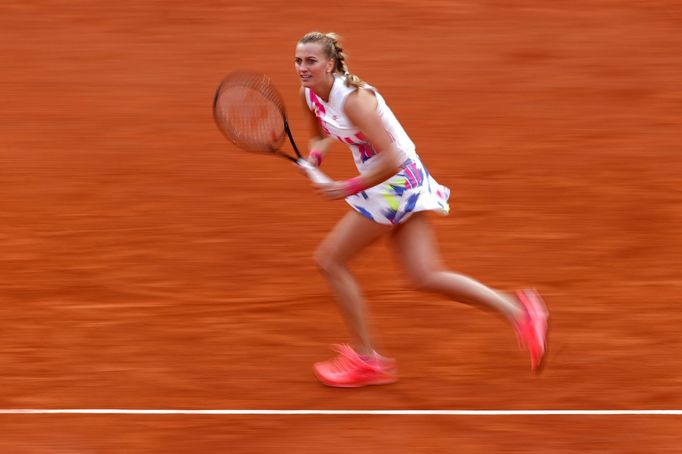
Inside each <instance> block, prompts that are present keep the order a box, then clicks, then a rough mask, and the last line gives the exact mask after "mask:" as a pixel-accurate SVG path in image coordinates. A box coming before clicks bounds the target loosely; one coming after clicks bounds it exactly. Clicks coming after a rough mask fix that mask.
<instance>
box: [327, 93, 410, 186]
mask: <svg viewBox="0 0 682 454" xmlns="http://www.w3.org/2000/svg"><path fill="white" fill-rule="evenodd" d="M377 103H378V101H377V99H376V96H374V93H372V92H371V91H369V90H365V89H358V90H357V91H355V92H353V93H351V94H350V95H348V99H346V104H345V106H344V113H345V114H346V116H348V118H349V119H350V121H351V122H352V123H353V124H354V125H355V126H356V127H357V128H358V129H359V130H360V131H362V133H363V134H364V136H365V137H366V138H367V142H369V143H370V144H371V145H372V147H373V148H374V150H376V152H377V154H376V156H374V157H373V158H372V161H373V162H374V165H373V166H372V168H371V169H370V170H369V171H368V172H366V173H364V174H362V175H358V176H356V177H354V178H351V179H349V180H346V181H335V182H333V183H328V184H323V185H317V187H318V190H319V192H320V194H321V195H322V196H324V197H327V198H329V199H342V198H345V197H348V196H349V195H352V194H355V193H357V192H360V191H362V190H363V189H367V188H371V187H372V186H375V185H377V184H379V183H381V182H382V181H386V180H387V179H388V178H390V177H391V176H393V175H395V174H396V173H397V172H398V171H399V170H400V164H402V163H401V162H400V157H399V156H400V155H399V153H398V151H397V150H396V148H395V143H394V142H393V140H392V139H391V136H390V135H389V134H388V132H387V131H386V129H385V128H384V124H383V122H382V121H381V117H380V116H379V112H377ZM375 160H376V161H375Z"/></svg>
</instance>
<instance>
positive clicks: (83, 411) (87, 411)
mask: <svg viewBox="0 0 682 454" xmlns="http://www.w3.org/2000/svg"><path fill="white" fill-rule="evenodd" d="M0 414H2V415H21V414H79V415H407V416H422V415H427V416H428V415H432V416H545V415H556V416H573V415H579V416H601V415H605V416H632V415H669V416H670V415H678V416H682V410H182V409H177V410H174V409H167V410H163V409H159V410H138V409H118V408H69V409H32V408H15V409H11V408H10V409H0Z"/></svg>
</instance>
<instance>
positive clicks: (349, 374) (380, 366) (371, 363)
mask: <svg viewBox="0 0 682 454" xmlns="http://www.w3.org/2000/svg"><path fill="white" fill-rule="evenodd" d="M332 349H333V350H335V351H336V352H338V353H339V355H338V356H337V357H335V358H332V359H330V360H328V361H323V362H319V363H315V365H314V366H313V372H315V376H316V377H317V379H318V380H320V381H321V382H322V383H323V384H325V385H327V386H333V387H337V388H358V387H361V386H368V385H386V384H388V383H393V382H395V381H397V380H398V376H397V370H396V362H395V360H393V359H390V358H384V357H383V356H380V355H378V354H376V355H374V356H372V357H366V356H362V355H359V354H358V353H357V352H356V351H355V350H353V348H352V347H351V346H350V345H347V344H339V345H334V346H333V347H332Z"/></svg>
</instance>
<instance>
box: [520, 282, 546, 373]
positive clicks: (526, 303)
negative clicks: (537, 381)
mask: <svg viewBox="0 0 682 454" xmlns="http://www.w3.org/2000/svg"><path fill="white" fill-rule="evenodd" d="M516 297H517V298H518V300H519V302H520V303H521V305H522V306H523V308H524V310H525V314H524V315H523V316H522V318H521V321H519V322H518V323H517V324H516V326H515V327H514V328H515V330H516V335H517V337H518V339H519V342H520V343H521V345H522V346H524V347H526V348H527V349H528V352H529V353H530V368H531V370H532V371H533V372H539V371H540V369H541V368H542V365H543V363H542V360H543V358H544V356H545V351H546V350H547V319H548V318H549V311H548V310H547V306H545V303H544V301H542V298H541V297H540V295H539V294H538V292H536V291H535V290H531V289H526V290H520V291H518V292H517V293H516Z"/></svg>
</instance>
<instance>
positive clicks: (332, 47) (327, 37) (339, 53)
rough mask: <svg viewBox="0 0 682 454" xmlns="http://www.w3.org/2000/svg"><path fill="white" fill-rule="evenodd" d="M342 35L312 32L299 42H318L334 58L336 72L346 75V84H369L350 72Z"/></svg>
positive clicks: (357, 86) (348, 85) (328, 55)
mask: <svg viewBox="0 0 682 454" xmlns="http://www.w3.org/2000/svg"><path fill="white" fill-rule="evenodd" d="M340 41H341V37H340V36H339V35H337V34H336V33H321V32H310V33H306V34H305V35H303V38H301V39H300V40H299V41H298V42H299V44H306V43H318V44H320V45H321V46H322V49H323V50H324V53H325V55H326V56H327V58H329V59H330V60H334V70H333V72H335V73H340V74H343V75H344V76H346V86H347V87H355V88H360V87H362V86H365V85H367V84H366V82H364V81H363V80H362V79H360V78H359V77H358V76H356V75H355V74H351V73H350V72H348V63H346V54H345V53H344V52H343V47H341V44H340Z"/></svg>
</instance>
